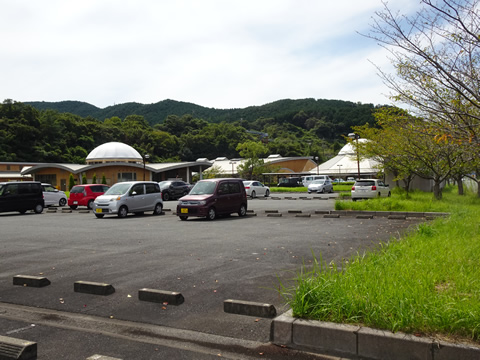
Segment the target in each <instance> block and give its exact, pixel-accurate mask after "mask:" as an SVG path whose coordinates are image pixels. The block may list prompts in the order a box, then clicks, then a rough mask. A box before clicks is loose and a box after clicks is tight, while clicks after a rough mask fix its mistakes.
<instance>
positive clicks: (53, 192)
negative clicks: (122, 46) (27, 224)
mask: <svg viewBox="0 0 480 360" xmlns="http://www.w3.org/2000/svg"><path fill="white" fill-rule="evenodd" d="M42 190H43V200H45V206H50V205H58V206H65V205H67V195H65V193H64V192H63V191H60V190H58V189H57V188H55V187H54V186H53V185H51V184H44V183H42Z"/></svg>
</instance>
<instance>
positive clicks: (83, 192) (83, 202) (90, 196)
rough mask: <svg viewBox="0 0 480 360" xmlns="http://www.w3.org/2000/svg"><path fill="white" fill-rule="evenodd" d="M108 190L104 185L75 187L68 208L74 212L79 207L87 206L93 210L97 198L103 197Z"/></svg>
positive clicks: (71, 191) (71, 192)
mask: <svg viewBox="0 0 480 360" xmlns="http://www.w3.org/2000/svg"><path fill="white" fill-rule="evenodd" d="M108 188H109V187H108V186H107V185H102V184H84V185H75V186H74V187H72V189H71V190H70V196H69V198H68V206H70V209H73V210H75V209H76V208H77V207H79V206H86V207H87V208H88V209H92V206H93V201H94V200H95V199H96V198H97V196H100V195H103V193H105V191H107V190H108Z"/></svg>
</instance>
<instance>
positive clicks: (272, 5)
mask: <svg viewBox="0 0 480 360" xmlns="http://www.w3.org/2000/svg"><path fill="white" fill-rule="evenodd" d="M418 3H419V1H418V0H392V1H390V3H389V6H390V7H392V8H395V6H401V10H402V12H408V11H412V10H414V9H415V7H416V6H418ZM0 4H1V7H0V8H1V11H0V35H1V39H2V41H1V44H2V45H1V46H0V65H1V69H2V71H1V73H2V76H1V85H0V102H1V101H3V100H5V99H13V100H15V101H62V100H78V101H85V102H88V103H90V104H92V105H95V106H98V107H101V108H104V107H107V106H110V105H114V104H119V103H125V102H139V103H143V104H150V103H156V102H158V101H161V100H165V99H173V100H178V101H186V102H192V103H195V104H198V105H202V106H207V107H214V108H241V107H246V106H251V105H263V104H266V103H269V102H272V101H276V100H280V99H286V98H289V99H301V98H316V99H339V100H348V101H354V102H357V101H360V102H362V103H374V104H385V103H389V100H388V98H387V97H386V95H387V94H388V89H387V88H386V87H385V85H383V83H382V81H381V80H380V78H379V77H378V76H377V75H376V69H375V67H374V66H373V65H372V64H371V63H370V62H369V61H371V62H373V63H375V64H376V65H379V66H381V67H382V68H383V69H388V66H389V62H388V59H387V52H386V51H385V50H384V49H382V48H381V47H379V46H378V45H377V44H376V43H375V42H374V41H373V40H370V39H367V38H365V37H362V36H361V35H359V34H358V32H360V33H367V32H368V30H369V26H370V24H371V23H372V16H373V14H374V12H375V11H376V10H380V9H381V8H382V3H381V1H380V0H362V1H359V0H337V1H326V0H242V1H230V0H175V1H167V0H134V1H130V0H121V1H118V0H117V1H114V0H81V1H80V0H78V1H72V0H35V1H31V0H15V1H12V0H0Z"/></svg>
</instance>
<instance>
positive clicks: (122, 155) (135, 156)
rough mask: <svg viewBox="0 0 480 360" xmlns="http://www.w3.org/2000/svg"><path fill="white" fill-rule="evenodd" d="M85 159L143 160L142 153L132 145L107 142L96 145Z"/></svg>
mask: <svg viewBox="0 0 480 360" xmlns="http://www.w3.org/2000/svg"><path fill="white" fill-rule="evenodd" d="M86 160H87V161H92V160H138V161H143V158H142V155H140V154H139V152H138V151H137V150H135V149H134V148H133V147H131V146H129V145H127V144H124V143H120V142H109V143H105V144H102V145H100V146H97V147H96V148H95V149H93V150H92V151H91V152H90V154H88V156H87V159H86Z"/></svg>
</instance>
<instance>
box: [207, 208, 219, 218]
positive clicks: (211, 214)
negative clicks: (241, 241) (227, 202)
mask: <svg viewBox="0 0 480 360" xmlns="http://www.w3.org/2000/svg"><path fill="white" fill-rule="evenodd" d="M216 217H217V212H216V211H215V208H213V207H211V208H210V209H208V214H207V220H214V219H215V218H216Z"/></svg>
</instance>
